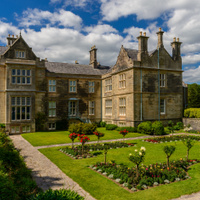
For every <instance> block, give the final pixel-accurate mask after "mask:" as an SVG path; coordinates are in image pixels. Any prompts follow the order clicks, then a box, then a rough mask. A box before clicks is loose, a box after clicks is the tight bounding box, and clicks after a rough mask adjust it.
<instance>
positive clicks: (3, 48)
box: [0, 46, 8, 55]
mask: <svg viewBox="0 0 200 200" xmlns="http://www.w3.org/2000/svg"><path fill="white" fill-rule="evenodd" d="M7 49H8V47H3V46H0V55H2V54H4V52H5V51H6V50H7Z"/></svg>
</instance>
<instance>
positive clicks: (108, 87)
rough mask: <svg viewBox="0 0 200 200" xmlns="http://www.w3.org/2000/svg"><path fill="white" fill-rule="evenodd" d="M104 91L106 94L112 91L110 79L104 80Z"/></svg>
mask: <svg viewBox="0 0 200 200" xmlns="http://www.w3.org/2000/svg"><path fill="white" fill-rule="evenodd" d="M105 91H106V92H110V91H112V78H109V79H106V80H105Z"/></svg>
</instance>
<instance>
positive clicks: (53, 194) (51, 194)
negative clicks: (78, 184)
mask: <svg viewBox="0 0 200 200" xmlns="http://www.w3.org/2000/svg"><path fill="white" fill-rule="evenodd" d="M51 199H52V200H61V199H62V200H84V198H83V197H82V196H80V195H78V194H77V193H76V192H74V191H71V190H65V189H60V190H52V189H49V190H47V191H46V192H41V193H39V194H37V195H36V196H35V197H32V198H30V200H51Z"/></svg>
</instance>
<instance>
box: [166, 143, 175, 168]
mask: <svg viewBox="0 0 200 200" xmlns="http://www.w3.org/2000/svg"><path fill="white" fill-rule="evenodd" d="M175 149H176V147H175V146H172V145H169V146H164V148H163V151H164V152H165V154H166V157H167V167H169V158H170V157H171V155H172V154H173V153H174V151H175Z"/></svg>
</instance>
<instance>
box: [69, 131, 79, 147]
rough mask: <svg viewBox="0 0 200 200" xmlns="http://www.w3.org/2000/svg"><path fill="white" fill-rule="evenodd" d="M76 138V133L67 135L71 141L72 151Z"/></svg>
mask: <svg viewBox="0 0 200 200" xmlns="http://www.w3.org/2000/svg"><path fill="white" fill-rule="evenodd" d="M77 136H78V135H77V134H76V133H71V134H69V138H70V139H71V140H72V149H73V144H74V140H75V139H76V138H77Z"/></svg>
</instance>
